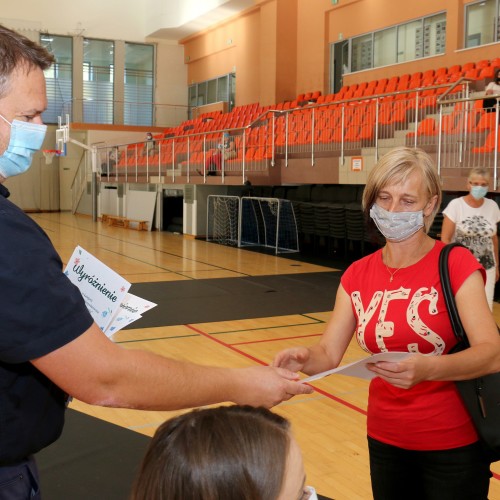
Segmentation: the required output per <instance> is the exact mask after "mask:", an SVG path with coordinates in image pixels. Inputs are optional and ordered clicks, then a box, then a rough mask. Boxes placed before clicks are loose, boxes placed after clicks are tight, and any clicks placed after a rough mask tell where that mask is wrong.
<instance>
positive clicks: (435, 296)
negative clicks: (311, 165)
mask: <svg viewBox="0 0 500 500" xmlns="http://www.w3.org/2000/svg"><path fill="white" fill-rule="evenodd" d="M440 202H441V181H440V179H439V176H438V175H437V171H436V168H435V166H434V164H433V162H432V159H431V158H430V157H429V155H427V154H426V153H425V152H424V151H422V150H419V149H416V148H415V149H413V148H406V147H400V148H395V149H393V150H391V151H389V152H388V153H387V154H386V155H384V156H383V157H382V158H381V159H380V161H379V162H378V163H377V164H376V165H375V167H374V168H373V169H372V170H371V171H370V173H369V175H368V179H367V183H366V186H365V189H364V192H363V208H364V211H365V214H366V215H367V217H368V215H369V217H370V219H371V222H372V224H374V225H375V226H376V227H377V228H378V230H379V231H380V232H381V233H382V235H383V236H384V237H385V240H386V243H385V246H383V248H381V249H380V250H377V251H375V252H374V253H372V254H370V255H367V256H366V257H364V258H362V259H360V260H358V261H356V262H354V263H353V264H351V265H350V266H349V267H348V269H347V270H346V271H345V272H344V273H343V275H342V277H341V279H340V285H339V287H338V290H337V296H336V299H335V306H334V309H333V313H332V315H331V316H330V319H329V320H328V322H327V325H326V327H325V331H324V333H323V335H322V337H321V338H320V340H319V342H318V343H316V344H314V345H311V346H310V347H305V346H300V347H292V348H289V349H286V350H284V351H281V352H280V353H278V354H277V355H276V356H275V358H274V361H273V366H276V367H282V368H288V369H289V370H293V371H296V370H301V371H303V372H304V373H306V374H308V375H312V374H316V373H320V372H323V371H325V370H330V369H332V368H336V367H337V366H338V365H339V364H340V362H341V360H342V357H343V356H344V354H345V352H346V349H347V347H348V346H349V343H350V342H351V339H352V338H353V336H354V337H355V338H356V340H357V342H358V344H359V345H360V347H361V348H362V349H363V350H364V351H366V352H367V353H369V354H375V353H380V352H384V353H390V352H392V351H398V352H407V353H409V354H410V355H409V356H408V357H407V358H405V359H403V360H399V361H384V362H381V361H379V362H377V363H368V364H367V367H368V369H369V370H371V371H372V372H373V375H374V376H375V377H374V378H373V379H372V380H371V382H370V388H369V396H368V415H367V427H368V450H369V455H370V473H371V482H372V491H373V497H374V500H401V499H404V500H486V499H487V498H488V489H489V483H490V477H491V472H490V461H491V460H490V457H489V456H488V454H487V453H486V452H485V451H484V449H483V447H482V444H481V443H480V441H479V438H478V435H477V432H476V430H475V428H474V425H473V423H472V420H471V418H470V415H469V414H468V413H467V410H466V408H465V406H464V404H463V402H462V400H461V399H460V395H459V393H458V391H457V388H456V385H455V383H454V381H456V380H466V379H471V378H474V377H478V376H481V375H483V374H487V373H494V372H498V371H500V336H499V335H498V332H497V328H496V325H495V321H494V319H493V316H492V314H491V312H490V310H489V308H488V302H487V301H486V294H485V293H484V280H483V279H484V269H483V268H482V266H481V265H480V264H479V263H478V262H477V260H476V259H475V258H474V256H473V255H472V254H471V252H470V251H469V250H468V249H466V248H460V247H459V248H456V249H454V250H453V252H451V254H450V261H449V265H450V276H451V285H452V289H453V291H454V293H455V299H456V303H457V307H458V311H459V314H460V318H461V319H462V322H463V325H464V328H465V330H466V332H467V336H468V338H469V341H470V344H471V347H470V348H469V349H466V350H464V351H462V352H457V353H453V354H449V352H450V350H451V349H452V348H453V347H455V345H456V343H457V340H456V338H455V335H454V333H453V329H452V326H451V324H450V319H449V317H448V311H447V309H446V304H445V301H444V297H443V293H442V287H441V282H440V277H439V267H438V260H439V254H440V252H441V249H442V248H443V247H444V244H443V243H442V242H441V241H437V240H435V239H433V238H431V237H430V236H428V235H427V231H428V230H429V228H430V227H431V224H432V221H433V219H434V216H435V214H436V211H437V209H438V207H439V206H440Z"/></svg>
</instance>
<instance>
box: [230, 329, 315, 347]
mask: <svg viewBox="0 0 500 500" xmlns="http://www.w3.org/2000/svg"><path fill="white" fill-rule="evenodd" d="M283 328H286V326H284V327H283ZM264 329H265V328H262V330H264ZM321 335H323V334H322V333H312V334H311V335H296V336H295V337H283V338H280V337H274V338H272V339H263V340H252V341H248V342H235V343H234V344H230V345H248V344H261V343H262V342H277V341H279V340H292V339H302V338H304V339H305V338H307V337H321Z"/></svg>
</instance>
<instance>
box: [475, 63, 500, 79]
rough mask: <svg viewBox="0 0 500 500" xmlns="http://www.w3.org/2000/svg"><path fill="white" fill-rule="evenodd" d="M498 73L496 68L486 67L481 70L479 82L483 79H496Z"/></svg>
mask: <svg viewBox="0 0 500 500" xmlns="http://www.w3.org/2000/svg"><path fill="white" fill-rule="evenodd" d="M496 72H497V68H496V67H494V66H486V67H484V68H482V69H481V71H480V72H479V76H478V80H482V79H483V78H495V73H496Z"/></svg>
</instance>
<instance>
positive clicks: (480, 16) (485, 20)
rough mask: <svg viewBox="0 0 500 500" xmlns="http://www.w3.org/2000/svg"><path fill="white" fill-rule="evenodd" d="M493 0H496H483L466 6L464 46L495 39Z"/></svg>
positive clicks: (489, 41) (481, 43) (480, 43)
mask: <svg viewBox="0 0 500 500" xmlns="http://www.w3.org/2000/svg"><path fill="white" fill-rule="evenodd" d="M495 2H496V0H485V1H482V2H478V3H475V4H471V5H467V6H466V10H465V47H475V46H477V45H483V44H486V43H492V42H494V41H495V17H496V15H495Z"/></svg>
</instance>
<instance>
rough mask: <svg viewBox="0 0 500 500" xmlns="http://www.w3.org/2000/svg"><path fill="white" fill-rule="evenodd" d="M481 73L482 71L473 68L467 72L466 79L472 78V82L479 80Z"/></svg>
mask: <svg viewBox="0 0 500 500" xmlns="http://www.w3.org/2000/svg"><path fill="white" fill-rule="evenodd" d="M480 71H481V70H480V69H478V68H471V69H468V70H465V73H464V77H465V78H470V79H471V80H477V79H478V78H479V72H480Z"/></svg>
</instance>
